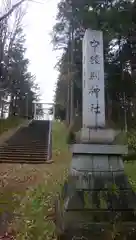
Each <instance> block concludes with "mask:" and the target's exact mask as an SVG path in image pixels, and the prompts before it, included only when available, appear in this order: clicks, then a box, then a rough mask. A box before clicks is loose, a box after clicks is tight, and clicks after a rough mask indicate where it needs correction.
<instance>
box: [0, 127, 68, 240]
mask: <svg viewBox="0 0 136 240" xmlns="http://www.w3.org/2000/svg"><path fill="white" fill-rule="evenodd" d="M66 135H67V133H66V128H65V126H64V125H63V124H62V123H55V124H54V125H53V159H54V163H53V164H49V165H46V164H44V165H26V164H23V165H19V164H14V165H12V164H1V165H0V166H1V169H0V186H1V195H0V204H1V213H4V212H8V214H9V218H10V216H12V214H13V213H14V221H13V223H12V228H14V229H15V231H16V232H17V239H22V240H23V239H28V240H29V239H37V240H38V239H51V238H52V235H53V232H54V225H53V224H52V222H50V221H48V220H45V219H46V216H47V215H48V213H49V212H50V210H51V208H52V201H53V197H54V196H55V194H56V192H57V191H59V190H60V188H61V184H62V183H63V181H64V178H65V176H66V174H67V168H68V166H69V160H70V153H69V152H68V148H67V144H66ZM17 216H19V218H18V217H17ZM10 228H11V227H10ZM6 230H7V229H6Z"/></svg>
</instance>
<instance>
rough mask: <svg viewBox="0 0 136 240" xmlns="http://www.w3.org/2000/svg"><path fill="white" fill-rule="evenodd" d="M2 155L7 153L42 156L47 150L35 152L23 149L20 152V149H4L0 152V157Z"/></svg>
mask: <svg viewBox="0 0 136 240" xmlns="http://www.w3.org/2000/svg"><path fill="white" fill-rule="evenodd" d="M3 153H8V154H14V153H20V154H23V153H27V154H43V153H47V149H42V150H36V151H34V150H33V149H25V150H24V149H21V150H20V149H17V150H11V149H5V150H2V151H0V156H1V154H3Z"/></svg>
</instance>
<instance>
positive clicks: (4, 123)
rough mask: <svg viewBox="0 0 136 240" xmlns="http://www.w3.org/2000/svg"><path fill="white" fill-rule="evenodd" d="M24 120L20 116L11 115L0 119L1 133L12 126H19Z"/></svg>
mask: <svg viewBox="0 0 136 240" xmlns="http://www.w3.org/2000/svg"><path fill="white" fill-rule="evenodd" d="M22 122H23V119H22V118H19V117H9V118H7V119H0V134H2V133H3V132H5V131H7V130H9V129H11V128H15V127H17V126H18V125H19V124H21V123H22Z"/></svg>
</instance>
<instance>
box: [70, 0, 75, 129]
mask: <svg viewBox="0 0 136 240" xmlns="http://www.w3.org/2000/svg"><path fill="white" fill-rule="evenodd" d="M70 25H71V28H70V29H71V34H70V35H71V48H70V53H71V54H70V55H71V78H70V124H71V123H72V122H73V119H74V79H73V71H74V68H73V65H74V17H73V0H71V22H70Z"/></svg>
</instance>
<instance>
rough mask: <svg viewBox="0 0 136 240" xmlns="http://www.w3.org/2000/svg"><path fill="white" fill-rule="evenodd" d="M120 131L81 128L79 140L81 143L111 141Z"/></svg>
mask: <svg viewBox="0 0 136 240" xmlns="http://www.w3.org/2000/svg"><path fill="white" fill-rule="evenodd" d="M119 133H120V131H115V130H113V129H91V128H82V129H81V133H80V137H79V138H80V142H82V143H104V144H105V143H112V142H113V141H114V139H115V137H116V136H117V135H118V134H119Z"/></svg>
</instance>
